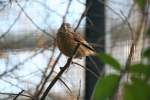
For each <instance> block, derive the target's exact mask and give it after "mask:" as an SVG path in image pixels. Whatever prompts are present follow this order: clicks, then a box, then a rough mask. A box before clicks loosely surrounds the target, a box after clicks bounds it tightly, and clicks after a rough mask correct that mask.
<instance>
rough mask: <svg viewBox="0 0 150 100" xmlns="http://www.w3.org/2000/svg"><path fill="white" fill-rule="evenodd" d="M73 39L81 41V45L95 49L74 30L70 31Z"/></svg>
mask: <svg viewBox="0 0 150 100" xmlns="http://www.w3.org/2000/svg"><path fill="white" fill-rule="evenodd" d="M71 34H72V36H73V39H74V40H75V41H77V42H79V43H81V44H82V45H83V46H85V47H86V48H88V49H90V50H92V51H95V50H94V48H93V47H92V46H90V45H89V44H88V43H87V42H86V41H85V39H84V38H83V37H82V36H81V35H80V34H79V33H75V32H71Z"/></svg>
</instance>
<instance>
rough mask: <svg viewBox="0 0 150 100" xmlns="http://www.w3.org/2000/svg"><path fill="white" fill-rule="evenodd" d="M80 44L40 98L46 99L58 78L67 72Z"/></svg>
mask: <svg viewBox="0 0 150 100" xmlns="http://www.w3.org/2000/svg"><path fill="white" fill-rule="evenodd" d="M79 46H80V44H79V43H78V44H77V46H76V48H75V50H74V52H73V55H72V56H71V57H70V58H68V60H67V63H66V64H65V66H64V67H63V68H62V69H61V70H60V72H59V73H58V74H57V75H56V77H55V78H54V79H53V80H52V82H51V83H50V84H49V86H48V87H47V89H46V90H45V92H44V93H43V95H42V97H41V99H40V100H45V98H46V96H47V95H48V93H49V91H50V90H51V88H52V87H53V86H54V85H55V83H56V82H57V80H58V79H59V78H60V77H61V76H62V74H63V73H64V72H65V70H66V69H68V68H69V66H70V64H71V62H72V59H73V58H74V56H75V55H76V53H77V51H78V48H79Z"/></svg>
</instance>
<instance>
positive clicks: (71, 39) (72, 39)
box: [56, 23, 95, 58]
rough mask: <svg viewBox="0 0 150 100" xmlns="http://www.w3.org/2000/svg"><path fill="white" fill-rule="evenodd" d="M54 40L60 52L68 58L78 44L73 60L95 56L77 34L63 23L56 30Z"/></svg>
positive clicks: (67, 24) (68, 25)
mask: <svg viewBox="0 0 150 100" xmlns="http://www.w3.org/2000/svg"><path fill="white" fill-rule="evenodd" d="M56 40H57V45H58V48H59V49H60V51H61V52H62V53H63V54H64V55H66V56H68V57H71V56H72V55H73V52H74V49H75V48H76V46H77V44H78V43H79V44H80V46H79V48H78V50H77V53H76V55H75V58H80V57H84V56H89V55H94V54H95V50H94V49H93V48H92V46H90V45H89V44H88V43H87V42H86V40H85V39H84V38H83V37H82V36H81V35H80V34H79V33H77V32H75V31H74V30H73V28H72V27H71V26H70V24H69V23H63V24H62V25H61V27H60V29H59V30H58V33H57V37H56Z"/></svg>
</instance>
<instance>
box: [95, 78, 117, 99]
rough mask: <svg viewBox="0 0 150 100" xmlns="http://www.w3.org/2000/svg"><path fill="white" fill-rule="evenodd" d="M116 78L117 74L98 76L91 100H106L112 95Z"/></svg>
mask: <svg viewBox="0 0 150 100" xmlns="http://www.w3.org/2000/svg"><path fill="white" fill-rule="evenodd" d="M118 80H119V76H118V75H108V76H103V77H101V78H99V79H98V81H97V83H96V85H95V89H94V92H93V95H92V100H107V99H108V98H109V97H110V96H112V95H113V93H114V89H115V88H116V86H117V83H118Z"/></svg>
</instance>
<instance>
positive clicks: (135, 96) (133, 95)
mask: <svg viewBox="0 0 150 100" xmlns="http://www.w3.org/2000/svg"><path fill="white" fill-rule="evenodd" d="M132 81H133V83H132V84H125V86H124V88H123V91H124V92H123V100H150V86H149V85H148V84H147V83H146V82H145V81H142V80H137V79H134V80H132Z"/></svg>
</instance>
